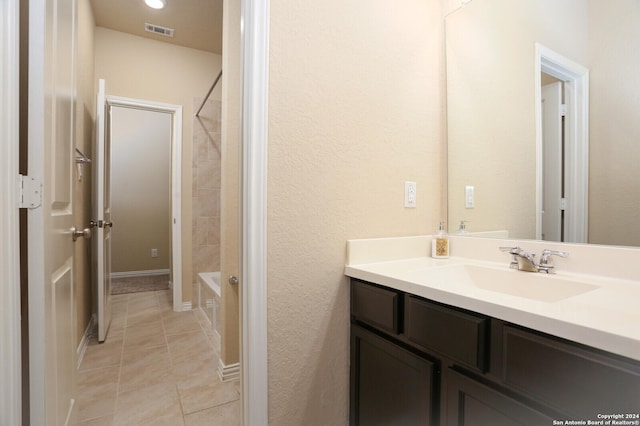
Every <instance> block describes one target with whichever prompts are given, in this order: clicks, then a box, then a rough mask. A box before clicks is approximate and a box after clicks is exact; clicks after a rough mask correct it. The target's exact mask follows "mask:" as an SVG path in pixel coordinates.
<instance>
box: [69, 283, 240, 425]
mask: <svg viewBox="0 0 640 426" xmlns="http://www.w3.org/2000/svg"><path fill="white" fill-rule="evenodd" d="M112 301H113V303H112V322H111V329H110V331H109V334H108V336H107V340H106V341H105V342H104V343H98V342H97V340H96V339H95V338H94V339H92V340H91V341H90V342H89V346H88V347H87V350H86V352H85V354H84V358H83V360H82V363H81V365H80V368H79V372H78V398H77V401H76V403H77V404H78V425H79V426H80V425H82V426H89V425H92V426H93V425H100V426H103V425H104V426H107V425H108V426H120V425H135V426H139V425H166V426H181V425H185V426H191V425H207V426H215V425H223V426H235V425H240V392H239V382H238V381H237V380H235V381H231V382H221V381H220V379H219V378H218V374H217V365H218V364H217V363H218V360H217V357H216V354H215V351H214V350H213V343H212V339H213V335H212V333H211V331H210V327H209V326H208V324H207V322H206V320H205V319H204V318H202V317H201V316H200V315H201V314H200V313H199V311H197V310H192V311H186V312H173V311H172V309H171V293H170V291H169V290H162V291H149V292H144V293H131V294H119V295H114V296H112Z"/></svg>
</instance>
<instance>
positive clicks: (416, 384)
mask: <svg viewBox="0 0 640 426" xmlns="http://www.w3.org/2000/svg"><path fill="white" fill-rule="evenodd" d="M351 366H352V369H351V386H352V392H351V407H352V409H351V424H353V425H380V426H383V425H430V424H435V423H434V422H433V406H432V403H433V400H434V389H435V365H434V363H433V362H431V361H429V360H427V359H424V358H422V357H420V356H418V355H416V354H415V353H412V352H410V351H408V350H406V349H403V348H401V347H399V346H397V345H395V344H393V343H391V342H389V341H388V340H386V339H384V338H382V337H380V336H378V335H377V334H375V333H372V332H371V331H368V330H366V329H364V328H362V327H359V326H357V325H352V326H351Z"/></svg>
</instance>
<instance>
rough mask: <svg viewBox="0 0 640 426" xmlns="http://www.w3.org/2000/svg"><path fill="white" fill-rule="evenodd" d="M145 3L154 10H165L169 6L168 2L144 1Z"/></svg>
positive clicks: (157, 0) (158, 0)
mask: <svg viewBox="0 0 640 426" xmlns="http://www.w3.org/2000/svg"><path fill="white" fill-rule="evenodd" d="M144 2H145V3H146V5H147V6H149V7H150V8H152V9H164V7H165V6H166V5H167V2H166V0H144Z"/></svg>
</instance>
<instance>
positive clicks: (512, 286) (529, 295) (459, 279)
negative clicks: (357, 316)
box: [410, 264, 599, 303]
mask: <svg viewBox="0 0 640 426" xmlns="http://www.w3.org/2000/svg"><path fill="white" fill-rule="evenodd" d="M410 275H411V277H412V278H416V279H418V280H419V281H421V282H425V283H430V284H437V285H440V286H443V287H444V286H446V285H447V283H449V285H452V286H455V287H456V288H461V287H463V286H469V287H471V288H479V289H482V290H488V291H493V292H496V293H502V294H508V295H511V296H517V297H523V298H526V299H532V300H537V301H540V302H549V303H551V302H557V301H560V300H563V299H567V298H569V297H573V296H577V295H580V294H583V293H586V292H589V291H592V290H596V289H597V288H599V287H598V286H597V285H593V284H588V283H585V282H581V281H575V280H571V279H567V278H565V277H558V276H557V275H553V274H542V273H535V272H522V271H516V270H514V269H506V267H505V269H498V268H491V267H484V266H478V265H460V264H458V265H450V266H441V267H436V268H424V269H419V270H413V271H411V272H410Z"/></svg>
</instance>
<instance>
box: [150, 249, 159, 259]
mask: <svg viewBox="0 0 640 426" xmlns="http://www.w3.org/2000/svg"><path fill="white" fill-rule="evenodd" d="M151 257H158V249H151Z"/></svg>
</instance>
